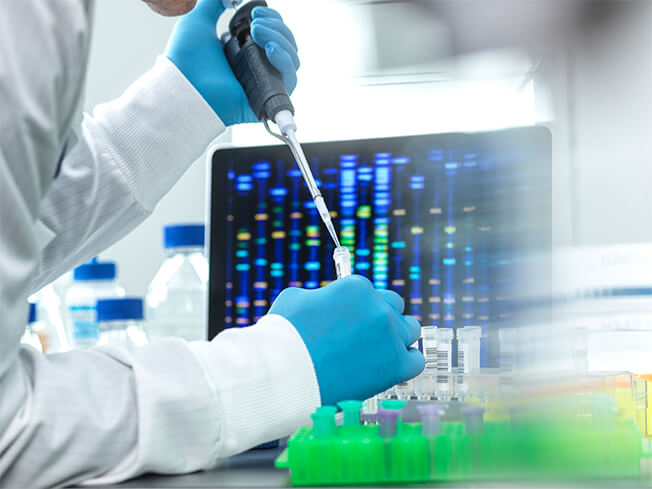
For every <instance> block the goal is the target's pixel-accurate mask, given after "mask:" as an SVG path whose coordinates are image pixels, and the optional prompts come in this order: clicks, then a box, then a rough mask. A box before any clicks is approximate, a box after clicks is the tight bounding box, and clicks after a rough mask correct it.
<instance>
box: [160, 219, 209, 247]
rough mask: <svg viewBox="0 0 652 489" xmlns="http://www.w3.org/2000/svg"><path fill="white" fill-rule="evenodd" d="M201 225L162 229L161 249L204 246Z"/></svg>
mask: <svg viewBox="0 0 652 489" xmlns="http://www.w3.org/2000/svg"><path fill="white" fill-rule="evenodd" d="M204 233H205V226H204V225H203V224H174V225H170V226H165V227H164V228H163V248H165V249H168V248H180V247H184V246H196V247H203V246H204Z"/></svg>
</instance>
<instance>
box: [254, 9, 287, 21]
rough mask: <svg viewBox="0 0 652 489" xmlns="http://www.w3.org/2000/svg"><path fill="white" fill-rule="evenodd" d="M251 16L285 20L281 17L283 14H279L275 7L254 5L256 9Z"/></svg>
mask: <svg viewBox="0 0 652 489" xmlns="http://www.w3.org/2000/svg"><path fill="white" fill-rule="evenodd" d="M251 18H252V19H262V18H266V19H278V20H283V17H281V14H279V13H278V12H277V11H276V10H274V9H273V8H269V7H254V9H253V10H252V11H251Z"/></svg>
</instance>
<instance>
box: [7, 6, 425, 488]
mask: <svg viewBox="0 0 652 489" xmlns="http://www.w3.org/2000/svg"><path fill="white" fill-rule="evenodd" d="M134 1H135V0H134ZM93 4H94V1H93V0H19V1H8V0H4V1H0V486H3V487H35V486H57V485H67V484H75V483H86V484H94V485H99V484H110V483H115V482H119V481H122V480H124V479H127V478H130V477H134V476H137V475H139V474H143V473H145V472H158V473H163V474H178V473H184V472H190V471H195V470H200V469H207V468H210V467H212V466H214V465H215V463H216V462H217V461H218V460H219V459H220V458H223V457H228V456H230V455H233V454H236V453H238V452H241V451H243V450H245V449H248V448H251V447H253V446H255V445H257V444H259V443H261V442H265V441H269V440H273V439H276V438H278V437H281V436H284V435H287V434H289V433H291V432H292V431H293V430H294V429H295V428H297V427H298V426H300V425H301V424H305V423H308V422H309V421H310V418H309V415H310V413H311V412H312V411H313V409H314V408H315V407H316V406H318V405H319V404H320V403H321V404H332V403H335V402H336V401H339V400H342V399H364V398H367V397H369V396H371V395H373V394H375V393H377V392H380V391H382V390H383V389H386V388H388V387H389V386H391V385H392V384H395V383H396V382H399V381H403V380H406V379H408V378H410V377H413V376H415V375H417V374H418V373H419V372H420V371H421V370H422V369H423V366H424V359H423V357H422V355H421V354H420V353H419V352H418V351H416V350H414V349H411V348H409V345H410V344H412V343H413V342H414V341H415V340H416V339H417V337H418V336H419V325H418V323H417V321H416V320H414V319H413V318H410V317H404V316H402V312H403V302H402V300H401V299H400V298H399V297H398V295H396V294H394V293H390V292H383V291H377V290H375V289H374V288H373V286H372V285H371V284H370V282H368V281H367V280H366V279H363V278H361V277H355V276H354V277H348V278H347V279H344V280H340V281H337V282H336V283H333V284H331V285H328V286H326V287H324V288H322V289H318V290H314V291H307V290H300V289H289V290H286V291H284V292H283V293H282V294H281V295H280V296H279V298H278V299H277V301H276V302H275V303H274V305H273V306H272V308H271V310H270V313H269V314H268V315H267V316H265V317H264V318H263V319H262V320H260V321H259V322H258V323H257V324H256V325H254V326H252V327H251V328H245V329H237V330H235V329H234V330H228V331H226V332H224V333H222V334H220V335H219V336H218V337H216V338H215V339H214V340H213V341H211V342H192V343H187V342H185V341H182V340H180V339H173V338H170V339H166V340H161V341H156V342H153V343H151V344H150V345H148V346H146V347H143V348H140V349H135V350H127V349H122V348H117V347H104V348H96V349H91V350H88V351H73V352H70V353H63V354H55V355H49V356H44V355H41V354H39V353H37V352H36V351H35V350H33V349H31V348H29V347H26V346H19V341H20V337H21V334H22V333H23V331H24V325H25V320H26V318H27V296H28V295H29V294H31V293H33V292H34V291H36V290H38V289H39V288H40V287H42V286H43V285H45V284H47V283H49V282H51V281H52V280H54V279H55V278H57V277H58V276H59V275H61V274H62V273H63V272H65V271H67V270H69V269H71V268H72V267H74V266H76V265H79V264H80V263H82V262H84V261H86V260H87V259H89V258H90V257H92V256H94V255H96V254H98V253H99V252H100V251H102V250H103V249H105V248H106V247H108V246H110V245H111V244H113V243H115V242H116V241H118V240H119V239H120V238H122V237H123V236H125V235H126V234H127V233H128V232H129V231H130V230H132V229H133V228H135V227H136V226H137V225H138V224H139V223H140V222H141V221H143V220H144V219H145V218H146V217H147V216H148V215H149V214H150V213H151V212H152V210H153V209H154V207H155V205H156V203H157V202H158V201H159V199H161V197H163V195H165V193H166V192H167V191H168V190H169V189H170V188H171V187H172V185H173V184H174V183H175V182H176V181H177V180H178V179H179V178H180V177H181V175H182V174H183V173H184V172H185V171H186V169H187V168H188V166H189V165H190V163H191V162H193V161H195V160H196V159H197V158H198V157H199V156H200V155H201V153H202V152H203V151H204V149H205V148H206V146H207V145H208V144H209V142H210V141H211V140H212V139H213V138H215V137H216V136H218V135H219V134H220V133H221V132H222V131H223V130H224V128H225V126H228V125H232V124H238V123H242V122H247V121H253V120H254V116H253V113H252V112H251V110H250V109H249V107H248V104H247V100H246V98H245V95H244V93H243V91H242V89H241V87H240V86H239V85H238V82H237V81H236V79H235V78H234V76H233V74H232V73H231V70H230V69H229V66H228V64H227V62H226V60H225V58H224V56H223V54H222V49H221V46H220V43H219V41H218V39H217V37H216V34H215V25H216V21H217V19H218V17H219V16H220V15H221V13H222V11H223V7H222V3H221V0H199V2H198V3H197V5H196V6H195V1H194V0H147V4H148V5H150V7H152V8H153V9H154V10H155V11H157V12H159V13H162V14H166V15H178V14H183V13H186V12H189V11H190V13H188V14H187V15H185V16H184V17H182V18H180V20H179V21H178V23H177V25H176V27H175V29H174V32H173V34H172V37H171V39H170V41H169V44H168V47H167V50H166V53H165V56H164V57H160V58H159V59H158V60H156V62H155V64H154V66H153V68H152V69H151V70H150V71H149V72H147V73H145V74H144V75H143V76H142V77H141V78H140V79H139V80H137V81H136V82H135V83H134V84H133V85H131V87H129V88H128V89H127V91H126V92H125V93H124V95H122V96H121V97H120V98H118V99H117V100H115V101H113V102H110V103H107V104H103V105H100V106H98V107H97V108H96V109H95V111H94V113H93V115H92V116H90V115H84V116H83V120H80V119H79V118H78V114H80V111H79V106H80V99H81V95H82V93H83V90H84V81H85V76H86V68H87V60H88V49H89V44H90V39H91V31H92V17H93ZM193 7H194V8H193ZM253 16H254V21H253V27H252V36H253V38H254V40H255V42H256V43H258V44H259V45H260V46H262V47H264V49H265V51H266V54H267V57H268V58H269V60H270V61H271V63H272V64H273V65H274V66H275V67H277V68H278V69H279V71H280V72H281V73H282V75H283V79H284V82H285V83H286V85H287V88H288V89H289V90H290V91H291V90H292V89H293V88H294V86H295V85H296V73H295V72H296V69H297V68H298V66H299V59H298V57H297V48H296V45H295V41H294V38H293V36H292V34H291V32H290V31H289V30H288V28H287V27H286V26H285V25H284V23H283V21H282V20H281V17H280V16H279V15H278V14H277V13H276V12H275V11H274V10H271V9H267V8H258V9H256V10H254V14H253ZM315 21H316V22H317V21H318V19H315ZM115 30H116V33H117V34H118V35H119V30H120V26H119V25H116V26H115ZM146 35H147V34H146V32H143V36H146ZM125 55H127V56H128V53H115V56H125ZM105 62H106V63H111V62H112V61H111V60H110V59H107V60H105Z"/></svg>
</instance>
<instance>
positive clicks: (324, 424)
mask: <svg viewBox="0 0 652 489" xmlns="http://www.w3.org/2000/svg"><path fill="white" fill-rule="evenodd" d="M336 411H337V408H336V407H335V406H321V407H318V408H317V410H316V411H315V412H314V413H313V414H311V415H310V417H311V418H312V433H313V435H314V436H315V438H325V437H328V436H332V435H333V434H334V433H335V412H336Z"/></svg>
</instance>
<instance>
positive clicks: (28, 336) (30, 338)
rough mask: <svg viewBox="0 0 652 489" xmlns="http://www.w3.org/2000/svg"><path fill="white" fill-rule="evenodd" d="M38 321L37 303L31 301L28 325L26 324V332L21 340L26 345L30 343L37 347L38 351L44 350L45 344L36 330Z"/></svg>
mask: <svg viewBox="0 0 652 489" xmlns="http://www.w3.org/2000/svg"><path fill="white" fill-rule="evenodd" d="M35 323H36V304H35V303H33V302H30V303H29V313H28V317H27V325H26V326H25V332H24V333H23V336H22V337H21V338H20V342H21V343H22V344H24V345H30V346H31V347H33V348H36V349H37V350H38V351H40V352H43V345H42V344H41V340H40V339H39V336H38V335H37V334H36V332H34V329H33V328H34V324H35Z"/></svg>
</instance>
